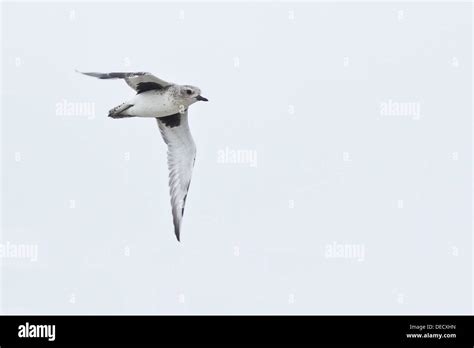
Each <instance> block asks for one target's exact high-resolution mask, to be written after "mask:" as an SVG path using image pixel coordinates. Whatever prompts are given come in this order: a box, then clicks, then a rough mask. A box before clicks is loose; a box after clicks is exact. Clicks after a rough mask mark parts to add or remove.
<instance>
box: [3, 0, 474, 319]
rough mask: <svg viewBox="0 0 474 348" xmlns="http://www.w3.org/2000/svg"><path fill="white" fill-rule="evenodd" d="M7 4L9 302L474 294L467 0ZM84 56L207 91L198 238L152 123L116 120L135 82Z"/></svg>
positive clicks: (350, 308) (140, 303) (194, 116)
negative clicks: (112, 113)
mask: <svg viewBox="0 0 474 348" xmlns="http://www.w3.org/2000/svg"><path fill="white" fill-rule="evenodd" d="M1 23H2V24H1V29H2V40H1V42H2V58H3V61H2V78H1V81H2V95H1V96H2V98H1V99H2V109H1V111H2V117H1V127H2V128H1V142H0V143H1V147H2V149H1V155H2V160H1V165H2V167H1V174H2V180H1V184H2V194H1V197H2V200H1V204H2V209H1V212H2V221H1V232H2V234H1V243H2V244H1V245H3V246H4V247H5V248H6V247H7V246H8V247H9V248H10V249H9V250H10V253H9V254H8V255H4V256H3V257H2V258H1V259H0V261H1V262H2V265H1V291H2V294H1V295H2V296H1V312H2V313H10V314H11V313H19V314H23V313H34V314H48V313H58V314H63V313H71V314H74V313H88V314H89V313H90V314H94V313H100V314H109V313H114V314H121V313H123V314H129V313H136V314H168V313H177V314H183V313H191V314H208V313H209V314H213V313H216V314H235V313H239V314H276V313H279V314H301V313H304V314H392V313H403V314H423V313H438V314H447V313H456V314H458V313H471V312H472V209H471V196H472V149H471V139H472V119H471V115H472V66H471V64H472V34H471V24H472V11H471V4H469V3H457V4H455V3H442V2H438V3H417V4H409V3H403V4H396V3H384V4H375V3H365V2H364V3H261V2H247V3H240V4H239V3H231V4H225V5H222V4H218V3H212V2H194V3H164V2H161V3H135V2H133V3H131V2H130V3H128V2H120V3H94V2H89V3H68V4H61V3H4V4H3V5H2V20H1ZM75 69H79V70H84V71H143V70H145V71H150V72H153V73H155V74H156V75H157V76H159V77H161V78H163V79H165V80H170V81H173V82H176V83H182V84H192V85H197V86H199V87H200V88H201V90H202V94H203V95H204V96H206V97H207V98H209V100H210V102H209V103H198V104H196V105H193V106H192V107H191V108H190V113H189V117H190V126H191V131H192V133H193V136H194V139H195V142H196V145H197V151H198V153H197V159H196V165H195V168H194V174H193V180H192V183H191V187H190V192H189V196H188V199H187V206H186V214H185V217H184V222H183V228H182V243H178V242H176V239H175V237H174V234H173V226H172V218H171V208H170V203H169V194H168V171H167V167H166V146H165V144H164V142H163V140H162V139H161V136H160V134H159V131H158V128H157V126H156V122H155V121H154V120H147V119H124V120H112V119H110V118H107V112H108V110H109V109H110V108H112V107H114V106H116V105H118V104H120V103H121V102H123V101H125V100H126V99H127V98H129V97H130V96H132V95H133V91H132V90H131V89H129V88H128V86H127V85H126V84H125V83H124V82H121V81H100V80H96V79H92V78H88V77H85V76H81V75H79V74H77V73H75V72H74V70H75ZM64 105H66V106H67V107H72V110H73V111H72V114H69V115H68V114H64V113H62V112H61V108H62V106H64ZM387 105H392V109H390V110H389V111H388V112H384V108H385V107H386V106H387ZM407 105H409V106H410V107H411V108H410V109H409V110H405V111H404V112H402V113H401V114H397V113H395V112H394V109H393V107H394V106H407ZM81 108H82V109H81ZM88 108H89V110H92V113H87V112H85V111H87V110H88ZM220 151H227V153H230V154H231V153H232V152H235V151H241V152H244V153H246V154H249V155H252V156H254V157H252V159H253V161H246V160H245V159H244V160H243V161H241V163H221V162H222V161H220V160H219V153H220ZM255 156H256V157H255ZM1 245H0V246H1ZM25 245H28V246H31V247H32V248H33V250H37V252H38V253H37V260H36V261H32V260H31V257H23V258H18V257H14V255H13V254H12V249H11V248H15V247H16V248H19V247H22V246H25ZM338 248H344V250H345V253H343V254H341V255H336V256H340V257H331V256H335V255H334V252H336V251H337V250H338ZM351 252H352V253H354V252H355V253H357V252H358V253H359V254H356V255H354V254H351Z"/></svg>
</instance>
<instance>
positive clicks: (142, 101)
mask: <svg viewBox="0 0 474 348" xmlns="http://www.w3.org/2000/svg"><path fill="white" fill-rule="evenodd" d="M82 74H84V75H87V76H92V77H97V78H99V79H124V80H125V82H126V83H127V84H128V85H129V86H130V87H131V88H133V89H134V90H135V91H136V92H137V94H136V95H135V96H134V97H133V98H132V99H130V100H129V101H127V102H125V103H123V104H120V105H119V106H116V107H114V108H113V109H111V110H110V111H109V117H111V118H128V117H154V118H156V121H157V122H158V127H159V128H160V132H161V135H162V136H163V139H164V141H165V143H166V145H167V146H168V169H169V187H170V195H171V211H172V213H173V224H174V233H175V235H176V238H177V239H178V241H179V240H180V232H181V221H182V219H183V214H184V206H185V204H186V197H187V195H188V190H189V184H190V183H191V176H192V172H193V167H194V161H195V159H196V145H195V144H194V140H193V138H192V136H191V132H190V131H189V125H188V108H189V106H191V105H192V104H194V103H195V102H197V101H208V100H207V99H206V98H204V97H203V96H201V90H200V89H199V88H197V87H194V86H189V85H177V84H174V83H170V82H166V81H163V80H161V79H159V78H158V77H156V76H154V75H152V74H150V73H147V72H112V73H97V72H82Z"/></svg>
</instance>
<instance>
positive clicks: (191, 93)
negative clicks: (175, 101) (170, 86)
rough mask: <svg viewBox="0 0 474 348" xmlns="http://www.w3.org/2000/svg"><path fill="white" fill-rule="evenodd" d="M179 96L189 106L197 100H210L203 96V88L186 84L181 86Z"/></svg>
mask: <svg viewBox="0 0 474 348" xmlns="http://www.w3.org/2000/svg"><path fill="white" fill-rule="evenodd" d="M178 94H179V98H180V99H181V101H182V103H183V104H185V105H187V106H189V105H191V104H194V103H195V102H197V101H208V100H207V99H206V98H204V97H203V96H201V90H200V89H199V88H197V87H194V86H189V85H184V86H180V87H179V93H178Z"/></svg>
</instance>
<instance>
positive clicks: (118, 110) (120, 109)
mask: <svg viewBox="0 0 474 348" xmlns="http://www.w3.org/2000/svg"><path fill="white" fill-rule="evenodd" d="M132 106H133V104H127V103H123V104H120V105H119V106H116V107H114V108H113V109H111V110H110V111H109V117H112V118H125V117H134V116H133V115H129V114H126V113H125V111H127V110H128V109H130V108H131V107H132Z"/></svg>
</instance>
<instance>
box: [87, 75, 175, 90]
mask: <svg viewBox="0 0 474 348" xmlns="http://www.w3.org/2000/svg"><path fill="white" fill-rule="evenodd" d="M78 72H80V71H78ZM80 73H81V74H84V75H87V76H92V77H97V78H99V79H124V80H125V82H127V84H128V85H129V86H130V87H132V88H133V89H134V90H135V91H137V93H142V92H145V91H149V90H151V89H163V88H165V87H167V86H170V85H172V83H170V82H166V81H163V80H162V79H159V78H158V77H156V76H154V75H152V74H150V73H147V72H111V73H98V72H80Z"/></svg>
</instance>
